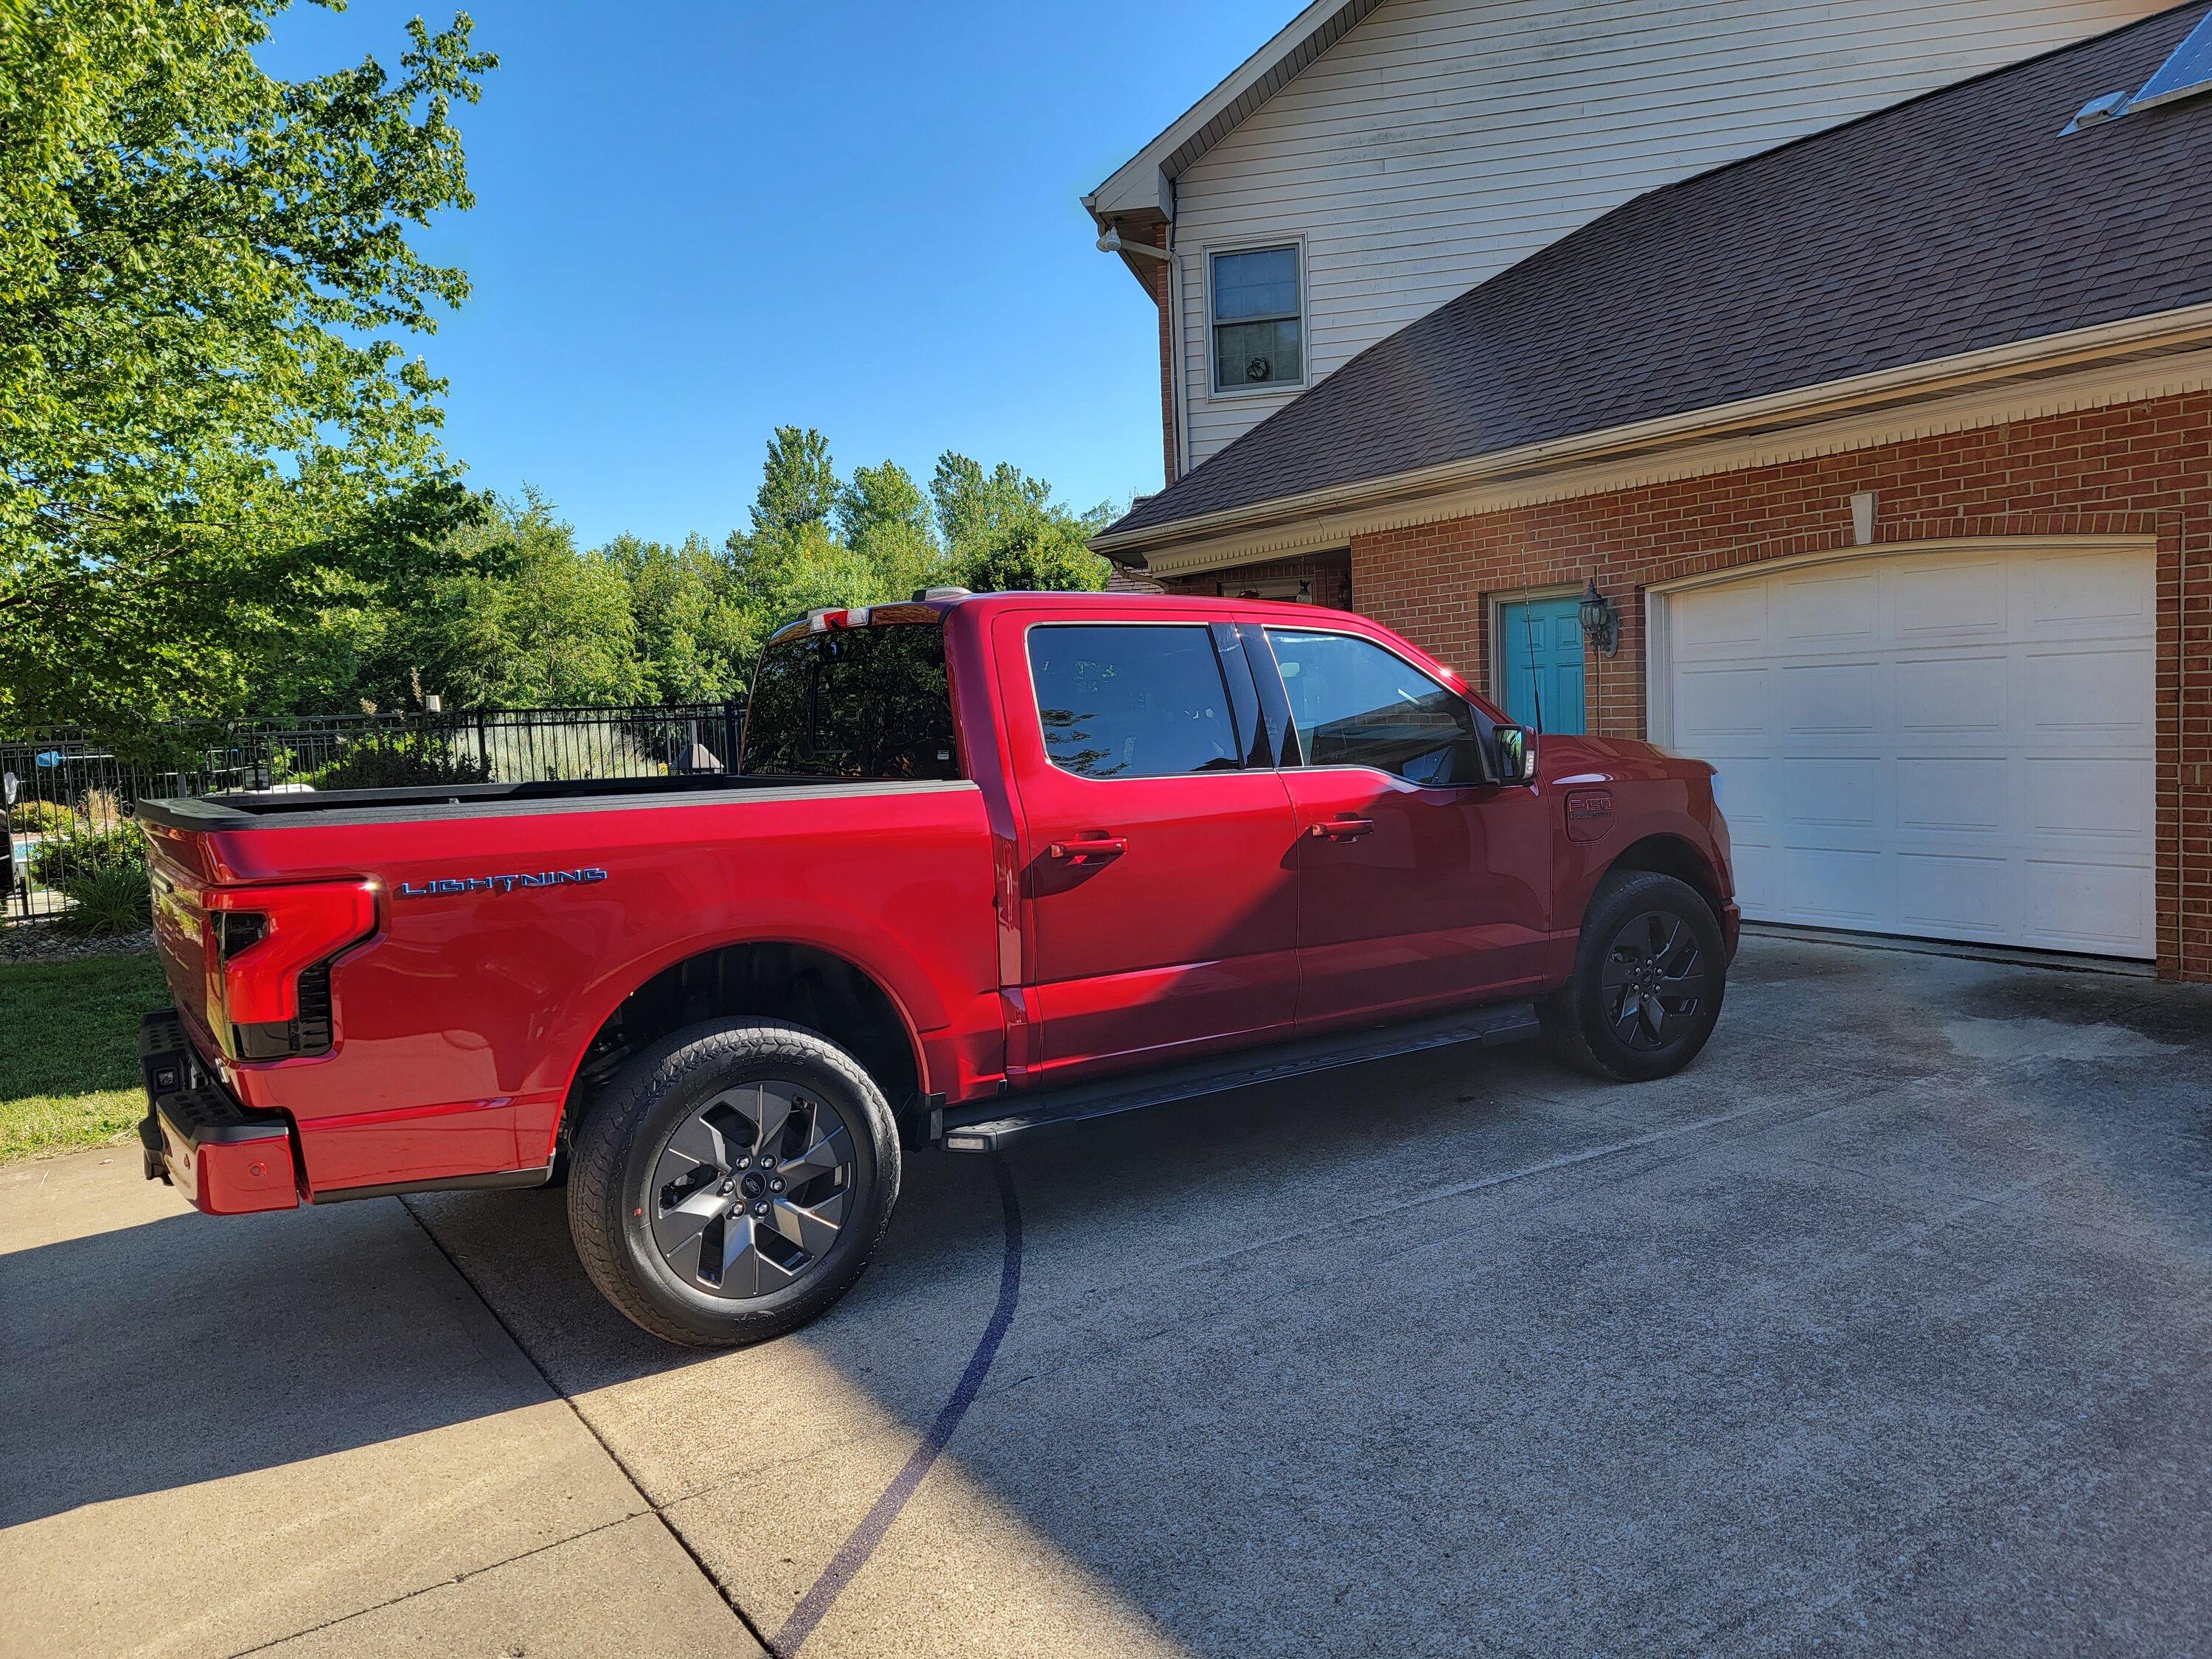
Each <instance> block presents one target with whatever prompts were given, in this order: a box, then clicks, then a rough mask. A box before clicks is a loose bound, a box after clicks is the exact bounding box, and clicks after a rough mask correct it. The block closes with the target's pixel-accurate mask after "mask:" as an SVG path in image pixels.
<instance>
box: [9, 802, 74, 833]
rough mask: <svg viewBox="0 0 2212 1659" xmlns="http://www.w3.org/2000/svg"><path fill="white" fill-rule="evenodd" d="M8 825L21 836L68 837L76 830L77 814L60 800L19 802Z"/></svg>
mask: <svg viewBox="0 0 2212 1659" xmlns="http://www.w3.org/2000/svg"><path fill="white" fill-rule="evenodd" d="M8 825H9V828H10V829H13V830H15V833H16V834H17V835H19V836H66V835H67V834H69V833H70V831H71V830H72V829H76V813H74V812H72V811H70V809H69V808H68V807H66V806H64V805H62V804H61V802H59V801H58V800H19V801H17V802H16V803H15V805H14V807H13V808H11V809H10V810H9V813H8Z"/></svg>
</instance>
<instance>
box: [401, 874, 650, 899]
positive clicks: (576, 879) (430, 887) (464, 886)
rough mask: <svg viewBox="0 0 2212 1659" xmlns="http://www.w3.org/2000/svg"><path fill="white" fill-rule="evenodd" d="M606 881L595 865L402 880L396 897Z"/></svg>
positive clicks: (509, 891)
mask: <svg viewBox="0 0 2212 1659" xmlns="http://www.w3.org/2000/svg"><path fill="white" fill-rule="evenodd" d="M606 878H607V872H605V871H604V870H602V869H599V868H598V867H597V866H590V867H587V868H586V869H582V870H540V871H538V872H537V873H536V874H534V875H532V874H525V873H517V874H514V875H511V876H440V877H437V878H435V879H434V880H430V881H426V882H424V883H423V884H422V885H421V886H419V887H417V886H416V884H414V883H413V882H411V881H403V882H401V883H400V884H399V890H398V893H396V894H395V895H394V896H395V897H398V898H441V897H443V896H445V895H447V894H448V893H513V892H519V891H520V890H522V889H524V888H526V887H574V886H576V885H579V884H586V883H590V882H594V881H605V879H606Z"/></svg>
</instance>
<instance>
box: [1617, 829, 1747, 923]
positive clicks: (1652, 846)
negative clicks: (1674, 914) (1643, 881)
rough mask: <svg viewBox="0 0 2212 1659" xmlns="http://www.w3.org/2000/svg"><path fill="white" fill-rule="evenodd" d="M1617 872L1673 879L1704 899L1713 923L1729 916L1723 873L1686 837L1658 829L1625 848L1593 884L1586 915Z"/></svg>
mask: <svg viewBox="0 0 2212 1659" xmlns="http://www.w3.org/2000/svg"><path fill="white" fill-rule="evenodd" d="M1616 870H1648V871H1650V872H1653V873H1655V874H1657V875H1662V876H1672V877H1674V878H1675V879H1676V880H1677V881H1680V882H1681V883H1683V884H1686V886H1688V887H1689V888H1691V889H1692V890H1693V891H1695V892H1696V893H1697V895H1698V896H1699V898H1702V899H1703V900H1705V906H1706V908H1708V909H1710V910H1711V912H1712V913H1713V920H1714V921H1722V920H1723V917H1724V916H1725V915H1726V911H1725V908H1724V904H1725V901H1724V900H1723V896H1722V884H1721V877H1720V872H1719V871H1718V870H1717V869H1716V868H1715V867H1714V866H1713V862H1712V860H1711V859H1709V858H1707V857H1706V856H1705V853H1704V852H1703V851H1701V850H1700V849H1699V847H1698V846H1697V844H1696V843H1695V842H1692V841H1691V840H1689V839H1688V838H1687V837H1686V836H1678V835H1674V834H1672V833H1671V832H1669V831H1667V830H1663V829H1662V830H1657V831H1655V832H1653V833H1652V834H1650V835H1647V836H1643V837H1642V838H1641V839H1639V840H1637V841H1633V842H1630V843H1629V844H1628V845H1627V846H1626V847H1625V848H1622V849H1621V850H1620V853H1619V854H1616V855H1615V856H1614V857H1613V858H1612V859H1611V860H1608V861H1607V864H1606V866H1605V868H1604V869H1603V870H1602V871H1601V872H1599V874H1598V878H1597V880H1596V881H1595V882H1593V883H1591V884H1590V890H1589V895H1588V896H1586V897H1585V898H1584V899H1583V915H1585V916H1587V915H1589V907H1590V905H1591V904H1593V903H1594V902H1596V898H1597V892H1598V889H1599V888H1600V887H1601V886H1602V885H1603V884H1604V882H1605V878H1606V877H1607V876H1609V875H1611V874H1613V872H1614V871H1616Z"/></svg>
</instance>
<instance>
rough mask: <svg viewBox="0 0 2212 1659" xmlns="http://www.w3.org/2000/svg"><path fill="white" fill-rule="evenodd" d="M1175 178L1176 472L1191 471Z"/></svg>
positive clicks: (1171, 218) (1171, 303) (1171, 249)
mask: <svg viewBox="0 0 2212 1659" xmlns="http://www.w3.org/2000/svg"><path fill="white" fill-rule="evenodd" d="M1176 190H1177V185H1176V180H1175V179H1169V180H1168V346H1169V349H1170V351H1171V352H1172V353H1173V356H1172V358H1171V359H1170V363H1169V368H1170V372H1171V373H1173V374H1174V375H1175V394H1174V399H1173V401H1174V406H1175V450H1176V476H1175V478H1170V479H1169V480H1168V482H1169V483H1174V482H1175V481H1176V478H1180V477H1182V475H1183V474H1184V473H1186V472H1188V471H1190V399H1189V392H1190V368H1189V362H1188V359H1189V343H1188V342H1187V341H1186V340H1185V339H1184V338H1183V337H1182V261H1181V260H1180V259H1178V258H1176V231H1177V230H1178V229H1179V228H1181V224H1182V215H1181V214H1180V213H1178V212H1177V211H1176V208H1177V206H1178V205H1179V204H1178V203H1177V202H1176Z"/></svg>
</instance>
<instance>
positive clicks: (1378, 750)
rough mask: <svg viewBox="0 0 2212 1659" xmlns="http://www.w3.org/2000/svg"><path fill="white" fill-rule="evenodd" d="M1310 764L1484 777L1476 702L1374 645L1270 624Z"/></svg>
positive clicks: (1434, 778) (1410, 775) (1453, 778)
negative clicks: (1476, 724)
mask: <svg viewBox="0 0 2212 1659" xmlns="http://www.w3.org/2000/svg"><path fill="white" fill-rule="evenodd" d="M1267 642H1268V643H1269V644H1270V645H1272V646H1273V647H1274V648H1275V660H1276V662H1277V663H1278V664H1279V665H1281V668H1282V671H1283V690H1284V691H1285V694H1287V695H1288V696H1289V697H1290V700H1291V720H1292V722H1293V723H1294V724H1295V725H1296V726H1297V730H1298V738H1299V741H1300V742H1301V743H1302V744H1304V750H1305V763H1306V764H1307V765H1309V766H1371V767H1374V768H1375V769H1376V770H1377V771H1382V772H1394V773H1395V774H1396V775H1398V776H1400V777H1401V778H1405V779H1407V780H1409V781H1412V782H1414V783H1419V784H1427V785H1431V786H1443V785H1449V784H1462V783H1480V782H1481V781H1482V770H1481V763H1480V759H1479V758H1478V757H1479V755H1480V750H1479V749H1478V748H1477V747H1476V738H1475V726H1474V708H1472V707H1471V706H1470V705H1469V704H1468V701H1467V699H1466V698H1464V697H1462V696H1459V695H1458V694H1457V693H1455V692H1454V691H1451V690H1447V689H1446V688H1445V687H1443V686H1441V685H1439V684H1437V683H1436V681H1434V680H1432V679H1431V678H1429V677H1428V676H1427V675H1426V674H1424V673H1422V672H1420V671H1419V670H1418V669H1416V668H1414V667H1413V666H1412V665H1410V664H1408V663H1405V662H1402V661H1401V660H1400V659H1398V658H1396V657H1395V656H1393V655H1391V653H1389V652H1388V651H1385V650H1383V647H1380V646H1378V645H1371V644H1370V643H1369V642H1368V641H1365V640H1358V639H1352V638H1350V637H1348V636H1346V635H1341V634H1302V633H1298V632H1297V631H1295V630H1293V629H1282V628H1271V629H1268V630H1267Z"/></svg>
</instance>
